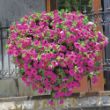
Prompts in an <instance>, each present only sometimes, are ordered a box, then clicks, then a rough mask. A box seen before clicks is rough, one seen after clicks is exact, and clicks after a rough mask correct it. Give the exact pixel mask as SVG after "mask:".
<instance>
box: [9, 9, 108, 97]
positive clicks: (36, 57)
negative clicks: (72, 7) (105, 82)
mask: <svg viewBox="0 0 110 110" xmlns="http://www.w3.org/2000/svg"><path fill="white" fill-rule="evenodd" d="M9 30H10V36H9V39H8V54H10V55H12V56H13V61H14V63H15V64H17V66H18V67H19V70H20V72H19V73H20V74H21V77H22V80H23V81H24V82H25V83H26V84H27V85H29V86H32V88H33V89H34V90H38V92H39V93H45V92H47V91H49V92H51V95H52V97H53V98H62V97H65V96H70V95H71V94H72V93H73V91H74V88H76V87H79V86H80V80H81V79H82V78H83V76H87V77H90V78H94V77H95V78H96V77H97V74H98V73H100V70H102V57H101V55H100V52H101V51H102V50H103V49H104V47H105V46H106V44H107V42H108V40H107V38H106V37H105V36H104V35H103V34H102V33H101V32H98V31H96V26H95V24H94V23H92V22H89V21H88V19H87V17H86V16H84V15H83V14H81V13H77V12H70V13H67V12H61V11H57V10H56V11H54V12H49V13H46V12H42V13H34V14H31V15H30V16H24V17H23V18H22V19H21V20H20V21H19V22H15V23H13V24H12V25H11V26H10V29H9Z"/></svg>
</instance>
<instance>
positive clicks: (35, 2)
mask: <svg viewBox="0 0 110 110" xmlns="http://www.w3.org/2000/svg"><path fill="white" fill-rule="evenodd" d="M44 10H45V0H0V22H2V23H3V22H5V21H6V20H9V21H14V20H17V19H18V18H20V17H22V16H24V15H25V14H30V13H32V12H36V11H44Z"/></svg>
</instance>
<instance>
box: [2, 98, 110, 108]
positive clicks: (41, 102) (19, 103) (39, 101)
mask: <svg viewBox="0 0 110 110" xmlns="http://www.w3.org/2000/svg"><path fill="white" fill-rule="evenodd" d="M49 99H50V97H49V96H36V97H33V98H32V97H12V98H0V110H110V96H89V97H87V96H84V97H69V98H65V100H64V104H63V105H59V104H58V100H55V105H54V106H50V105H49V104H48V100H49Z"/></svg>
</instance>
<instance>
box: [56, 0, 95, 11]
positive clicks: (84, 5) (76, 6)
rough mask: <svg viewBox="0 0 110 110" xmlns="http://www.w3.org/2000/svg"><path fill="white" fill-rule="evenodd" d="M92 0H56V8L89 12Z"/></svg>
mask: <svg viewBox="0 0 110 110" xmlns="http://www.w3.org/2000/svg"><path fill="white" fill-rule="evenodd" d="M92 1H93V0H57V3H58V9H59V10H61V9H65V10H68V11H80V12H82V13H89V12H91V10H92Z"/></svg>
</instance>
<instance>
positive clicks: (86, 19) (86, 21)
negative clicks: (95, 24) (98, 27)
mask: <svg viewBox="0 0 110 110" xmlns="http://www.w3.org/2000/svg"><path fill="white" fill-rule="evenodd" d="M88 22H89V20H88V17H87V16H85V18H84V20H83V23H84V24H87V23H88Z"/></svg>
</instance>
